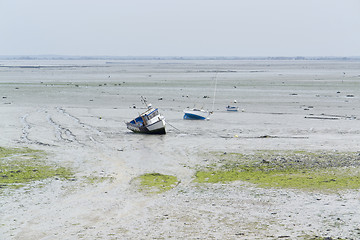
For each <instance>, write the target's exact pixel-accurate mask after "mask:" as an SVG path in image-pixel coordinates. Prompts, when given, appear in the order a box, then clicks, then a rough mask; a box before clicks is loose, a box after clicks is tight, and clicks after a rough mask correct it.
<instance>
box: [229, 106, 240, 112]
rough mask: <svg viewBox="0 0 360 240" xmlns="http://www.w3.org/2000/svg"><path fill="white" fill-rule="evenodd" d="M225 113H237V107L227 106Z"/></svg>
mask: <svg viewBox="0 0 360 240" xmlns="http://www.w3.org/2000/svg"><path fill="white" fill-rule="evenodd" d="M226 111H229V112H237V111H239V107H234V106H227V107H226Z"/></svg>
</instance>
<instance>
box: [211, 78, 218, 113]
mask: <svg viewBox="0 0 360 240" xmlns="http://www.w3.org/2000/svg"><path fill="white" fill-rule="evenodd" d="M217 75H218V71H216V74H215V88H214V97H213V105H212V112H214V106H215V96H216V87H217Z"/></svg>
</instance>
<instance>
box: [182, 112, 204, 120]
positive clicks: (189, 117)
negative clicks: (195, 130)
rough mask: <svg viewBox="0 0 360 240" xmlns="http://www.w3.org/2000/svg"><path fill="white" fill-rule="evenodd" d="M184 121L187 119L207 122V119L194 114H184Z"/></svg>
mask: <svg viewBox="0 0 360 240" xmlns="http://www.w3.org/2000/svg"><path fill="white" fill-rule="evenodd" d="M184 119H187V120H206V117H203V116H200V115H196V114H192V113H185V114H184Z"/></svg>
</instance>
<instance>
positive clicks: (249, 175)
mask: <svg viewBox="0 0 360 240" xmlns="http://www.w3.org/2000/svg"><path fill="white" fill-rule="evenodd" d="M208 157H210V156H208ZM210 159H211V160H208V161H207V162H208V163H209V164H208V165H206V166H203V167H200V169H199V170H198V171H197V172H196V174H195V178H196V179H195V181H196V182H199V183H218V182H221V183H224V182H231V181H247V182H250V183H253V184H256V185H257V186H259V187H270V188H294V189H307V190H344V189H360V155H359V153H348V152H347V153H339V152H305V151H257V152H254V153H251V154H238V153H230V154H228V153H226V154H224V153H212V154H211V157H210Z"/></svg>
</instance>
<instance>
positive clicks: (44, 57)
mask: <svg viewBox="0 0 360 240" xmlns="http://www.w3.org/2000/svg"><path fill="white" fill-rule="evenodd" d="M0 60H337V61H360V56H353V57H324V56H323V57H321V56H320V57H302V56H296V57H281V56H279V57H236V56H233V57H228V56H210V57H209V56H195V57H194V56H66V55H30V56H26V55H24V56H21V55H17V56H0Z"/></svg>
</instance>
